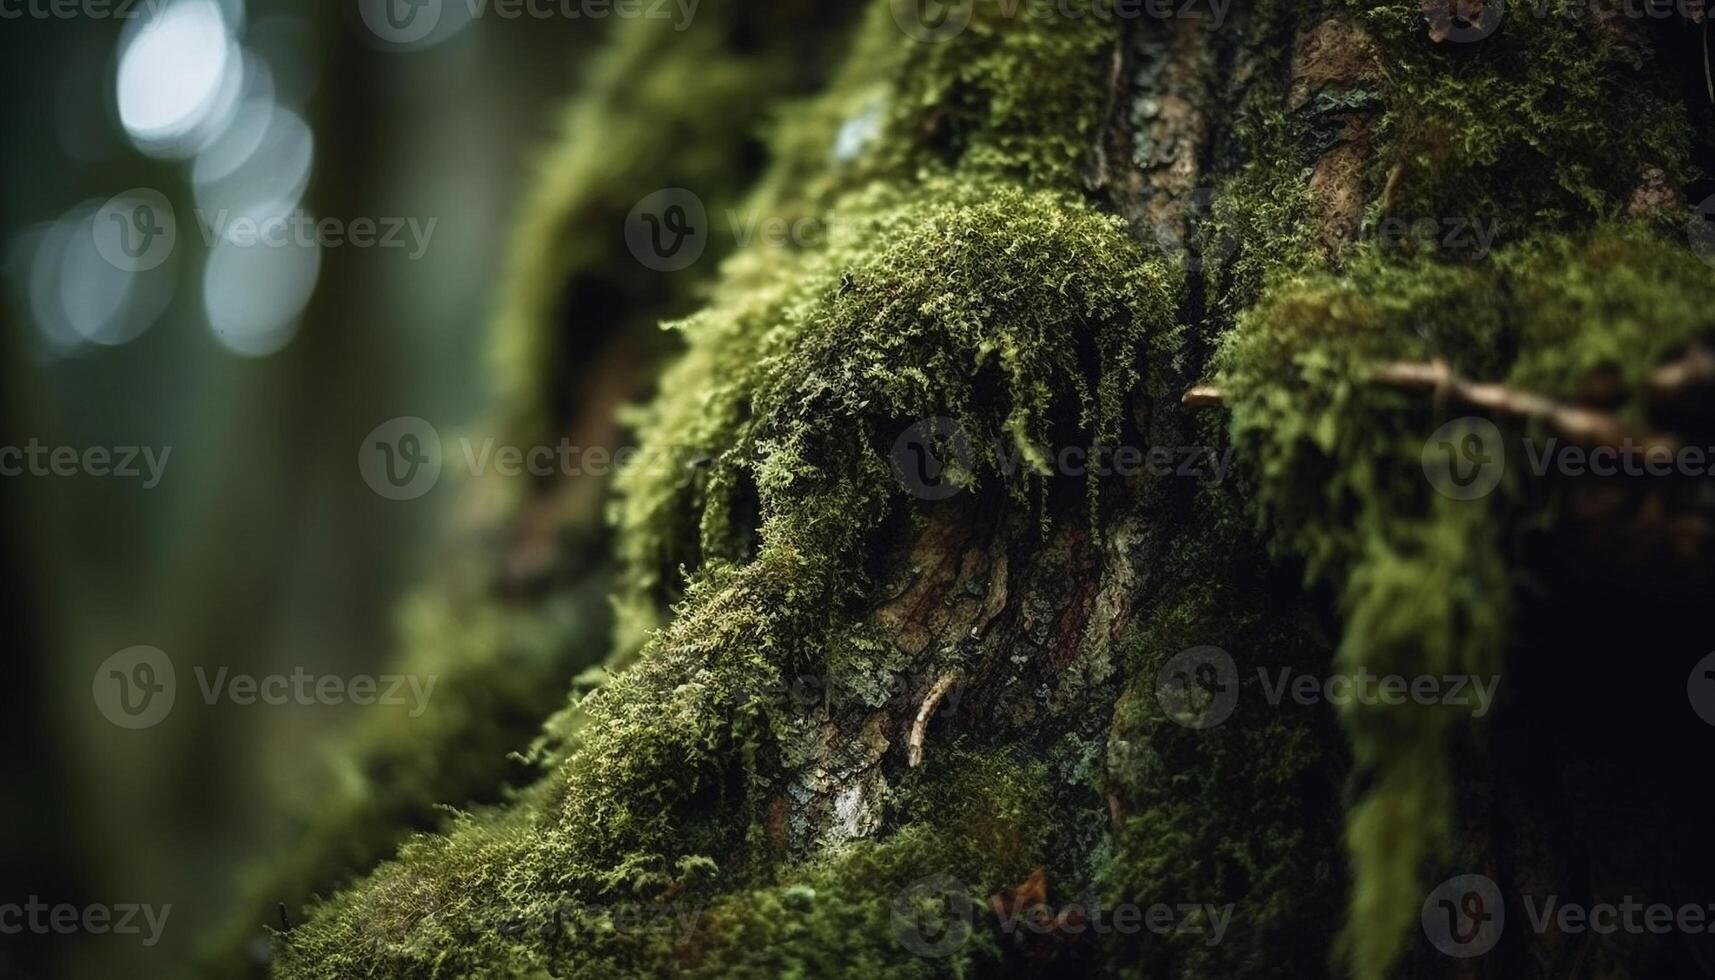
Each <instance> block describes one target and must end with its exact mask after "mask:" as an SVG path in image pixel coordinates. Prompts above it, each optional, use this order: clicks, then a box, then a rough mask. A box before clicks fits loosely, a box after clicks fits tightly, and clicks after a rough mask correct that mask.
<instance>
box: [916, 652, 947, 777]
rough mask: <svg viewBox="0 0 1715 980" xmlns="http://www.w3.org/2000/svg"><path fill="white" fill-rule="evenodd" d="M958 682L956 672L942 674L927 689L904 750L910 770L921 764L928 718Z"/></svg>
mask: <svg viewBox="0 0 1715 980" xmlns="http://www.w3.org/2000/svg"><path fill="white" fill-rule="evenodd" d="M958 682H959V674H958V671H954V672H953V673H951V674H943V675H941V678H940V679H939V680H937V681H936V682H935V686H933V687H931V688H929V693H928V694H926V695H924V697H923V703H922V704H921V705H919V706H918V708H917V720H916V721H914V722H912V723H911V741H910V742H909V743H908V748H907V750H906V754H907V762H908V764H909V766H910V768H912V769H915V768H917V766H918V765H920V764H921V763H922V762H923V735H924V733H925V732H927V731H928V730H929V716H930V715H932V714H934V713H935V709H936V708H937V707H939V706H940V704H941V699H942V698H944V697H946V696H947V692H948V691H951V690H952V689H953V685H954V684H957V683H958Z"/></svg>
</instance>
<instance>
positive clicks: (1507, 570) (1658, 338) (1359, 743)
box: [1219, 227, 1715, 978]
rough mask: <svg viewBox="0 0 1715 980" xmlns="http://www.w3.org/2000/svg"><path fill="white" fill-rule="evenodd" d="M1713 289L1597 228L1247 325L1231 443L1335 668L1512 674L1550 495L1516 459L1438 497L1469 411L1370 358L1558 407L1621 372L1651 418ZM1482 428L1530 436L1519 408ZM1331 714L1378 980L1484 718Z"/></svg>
mask: <svg viewBox="0 0 1715 980" xmlns="http://www.w3.org/2000/svg"><path fill="white" fill-rule="evenodd" d="M1712 294H1715V288H1712V287H1711V285H1710V283H1709V282H1708V280H1707V277H1706V276H1705V275H1702V274H1701V270H1700V269H1699V268H1698V267H1697V264H1696V263H1695V262H1694V261H1692V260H1691V258H1690V256H1689V255H1688V254H1687V253H1686V252H1685V250H1684V249H1682V248H1679V247H1676V246H1674V245H1672V244H1669V243H1665V242H1662V241H1660V240H1659V239H1656V238H1654V237H1652V236H1651V235H1650V234H1649V233H1648V232H1647V231H1644V230H1640V229H1636V228H1628V227H1601V228H1598V229H1596V230H1594V231H1592V232H1590V233H1587V234H1583V235H1578V236H1556V235H1550V236H1542V237H1538V238H1535V239H1532V240H1530V241H1527V242H1524V243H1521V244H1519V245H1516V246H1514V247H1512V248H1510V249H1507V250H1504V251H1503V252H1501V253H1499V254H1497V255H1496V256H1495V257H1494V259H1493V261H1491V262H1488V263H1484V264H1482V265H1480V266H1467V267H1450V266H1443V265H1437V264H1435V263H1432V262H1429V261H1426V260H1422V261H1417V262H1411V263H1405V264H1400V263H1396V262H1392V261H1390V260H1389V259H1388V258H1387V257H1385V256H1380V255H1377V254H1374V253H1370V254H1367V255H1363V256H1360V257H1359V258H1358V259H1356V260H1355V261H1354V263H1353V266H1352V268H1351V269H1350V270H1349V272H1348V274H1346V275H1343V276H1335V275H1316V276H1305V277H1300V278H1297V279H1292V280H1288V281H1285V282H1282V283H1280V284H1278V285H1277V286H1276V287H1275V288H1274V289H1273V290H1271V292H1270V293H1269V295H1268V296H1267V297H1266V298H1265V300H1264V301H1263V302H1262V303H1261V304H1259V305H1258V306H1257V307H1256V308H1255V309H1254V310H1252V311H1250V312H1248V313H1247V314H1245V315H1244V316H1243V317H1242V318H1241V320H1240V323H1239V326H1238V327H1237V328H1236V329H1235V330H1234V331H1233V332H1232V333H1231V334H1230V335H1229V336H1228V337H1227V339H1226V342H1225V344H1224V347H1223V349H1222V351H1221V356H1220V360H1219V363H1220V365H1221V371H1222V379H1223V380H1222V384H1223V385H1224V386H1226V387H1227V388H1228V390H1229V392H1230V398H1231V404H1232V406H1233V414H1232V420H1231V428H1232V433H1233V438H1234V440H1235V442H1236V443H1237V444H1238V445H1239V446H1240V447H1241V448H1242V449H1243V450H1244V451H1245V453H1246V454H1247V455H1248V456H1249V457H1250V458H1251V459H1252V460H1253V461H1254V464H1255V466H1256V469H1257V475H1258V478H1259V484H1258V489H1257V496H1256V500H1257V505H1258V508H1259V510H1260V512H1261V513H1262V514H1263V515H1264V518H1265V520H1266V522H1267V524H1268V526H1269V527H1270V528H1272V529H1273V531H1274V533H1275V537H1276V540H1277V541H1278V542H1279V543H1280V544H1281V545H1282V546H1283V547H1284V549H1285V550H1287V551H1289V552H1292V553H1294V554H1297V555H1299V556H1301V557H1302V558H1304V559H1305V561H1306V563H1307V568H1308V574H1309V576H1310V577H1311V578H1312V579H1314V580H1322V581H1326V582H1328V583H1330V584H1331V585H1332V586H1333V588H1334V589H1335V592H1336V598H1337V602H1338V605H1339V608H1340V611H1341V613H1342V615H1343V617H1344V619H1345V632H1344V636H1343V637H1342V639H1341V641H1340V647H1339V651H1338V655H1337V659H1336V662H1337V664H1338V665H1339V667H1340V668H1341V669H1342V670H1344V671H1349V672H1356V671H1358V670H1359V669H1361V668H1362V669H1368V670H1370V671H1371V672H1373V673H1377V674H1390V673H1394V674H1401V675H1404V676H1408V677H1414V676H1420V675H1431V676H1441V675H1449V674H1464V675H1472V676H1477V677H1483V678H1498V677H1501V676H1502V675H1503V674H1505V673H1506V662H1507V657H1508V654H1509V651H1510V650H1511V646H1510V643H1509V638H1508V626H1509V617H1510V610H1511V608H1512V606H1513V597H1515V596H1516V595H1517V594H1518V590H1519V589H1521V588H1524V587H1527V586H1528V585H1529V583H1530V581H1531V579H1532V577H1533V571H1532V569H1530V568H1529V567H1527V566H1524V565H1522V564H1520V563H1518V562H1513V561H1509V556H1513V555H1518V554H1522V553H1524V552H1525V550H1526V549H1525V546H1526V544H1527V543H1528V541H1529V540H1530V539H1531V536H1532V535H1533V534H1535V533H1538V532H1539V531H1540V530H1541V529H1542V528H1543V526H1544V523H1545V522H1544V520H1543V519H1542V518H1541V517H1540V516H1538V515H1537V513H1536V511H1535V508H1534V506H1532V505H1540V504H1542V503H1543V502H1544V501H1551V500H1552V496H1551V492H1550V491H1551V487H1548V486H1543V485H1532V484H1531V483H1530V480H1529V471H1528V470H1527V469H1526V468H1525V467H1524V466H1523V465H1521V464H1523V462H1524V460H1523V459H1522V458H1521V457H1520V456H1519V455H1517V454H1514V458H1512V459H1511V460H1509V463H1510V464H1511V465H1508V466H1507V467H1506V470H1505V478H1504V479H1503V480H1502V482H1501V484H1500V486H1499V488H1498V490H1497V492H1495V493H1493V494H1491V495H1489V496H1486V497H1482V498H1479V499H1475V500H1458V499H1452V498H1451V497H1448V496H1444V495H1441V494H1439V493H1438V492H1436V491H1435V490H1434V489H1433V488H1432V485H1431V483H1430V481H1429V480H1428V479H1426V478H1425V475H1424V470H1423V463H1422V460H1423V458H1424V452H1425V441H1426V440H1427V439H1429V438H1430V435H1431V433H1432V432H1433V431H1434V430H1435V429H1436V428H1437V427H1438V426H1439V425H1440V424H1441V423H1442V422H1444V421H1446V420H1447V419H1448V418H1450V417H1452V416H1455V415H1460V414H1472V413H1471V412H1469V411H1462V410H1459V409H1457V408H1454V407H1450V406H1446V405H1440V404H1437V403H1436V401H1435V400H1433V399H1431V398H1429V397H1426V396H1424V395H1421V394H1417V393H1413V392H1407V391H1401V390H1398V389H1396V388H1390V387H1388V386H1387V385H1384V384H1379V383H1376V382H1374V381H1372V380H1370V375H1371V374H1372V372H1373V370H1374V368H1375V367H1376V366H1378V365H1380V364H1382V363H1385V362H1388V361H1395V360H1414V361H1422V360H1428V359H1430V358H1432V357H1441V358H1445V359H1447V360H1448V361H1449V362H1450V363H1452V364H1453V365H1454V366H1455V368H1456V369H1457V370H1459V371H1460V372H1461V373H1464V374H1466V375H1467V376H1471V377H1476V378H1479V379H1483V380H1498V381H1503V382H1505V383H1507V384H1509V385H1512V386H1515V387H1517V388H1520V389H1523V390H1528V391H1532V392H1535V393H1538V394H1542V395H1546V396H1548V397H1551V398H1556V399H1560V400H1567V401H1570V400H1573V399H1575V398H1576V397H1577V396H1578V394H1579V391H1580V387H1581V386H1582V385H1583V384H1584V383H1585V382H1586V381H1587V380H1588V379H1589V378H1590V377H1591V376H1592V375H1593V374H1597V373H1608V372H1611V373H1612V374H1613V376H1615V377H1618V378H1620V379H1623V380H1624V382H1626V386H1625V387H1624V388H1623V397H1622V399H1621V401H1620V404H1618V405H1617V406H1615V411H1616V412H1617V413H1619V414H1620V415H1621V416H1622V417H1626V418H1631V419H1636V420H1643V419H1644V416H1645V409H1646V406H1645V403H1644V401H1643V399H1642V397H1641V391H1642V386H1641V384H1640V382H1641V380H1642V378H1643V377H1644V376H1645V374H1646V373H1647V372H1649V371H1650V370H1651V369H1653V368H1654V367H1655V366H1656V365H1658V364H1659V363H1660V362H1661V360H1662V359H1663V357H1664V356H1666V355H1667V354H1668V353H1670V352H1671V351H1673V350H1675V349H1676V348H1678V347H1681V346H1683V345H1685V344H1687V343H1688V342H1690V341H1692V340H1694V339H1696V338H1698V337H1699V336H1701V335H1703V334H1705V333H1707V332H1709V331H1710V330H1711V329H1712V328H1715V316H1712V313H1711V311H1712V310H1715V302H1712V300H1715V295H1712ZM1495 421H1496V422H1498V423H1499V424H1500V425H1501V426H1502V428H1503V430H1504V431H1506V432H1508V433H1511V434H1512V435H1514V436H1516V435H1519V434H1520V433H1521V429H1520V426H1519V425H1518V423H1517V422H1516V420H1509V419H1505V418H1498V419H1496V420H1495ZM1526 431H1528V430H1526ZM1528 434H1531V435H1534V436H1536V437H1538V438H1543V437H1546V436H1548V435H1550V434H1551V433H1547V432H1542V431H1528ZM1550 523H1551V521H1550ZM1342 718H1343V721H1344V724H1345V726H1346V728H1347V730H1348V732H1349V733H1350V735H1351V738H1352V742H1353V748H1354V752H1355V756H1356V758H1355V764H1356V779H1357V784H1358V786H1359V787H1360V790H1361V797H1360V799H1359V801H1358V802H1357V804H1356V805H1355V806H1354V807H1353V808H1352V810H1351V812H1350V816H1349V818H1348V824H1347V842H1348V846H1349V848H1350V851H1351V856H1352V861H1353V866H1354V868H1353V870H1354V874H1355V884H1354V890H1353V894H1352V905H1351V908H1352V914H1351V918H1350V921H1349V922H1348V925H1347V937H1348V939H1347V942H1348V946H1349V951H1350V955H1351V957H1352V960H1353V963H1354V967H1355V969H1356V972H1357V974H1358V975H1359V976H1360V977H1366V978H1368V977H1381V976H1383V975H1385V974H1386V973H1387V971H1388V969H1389V967H1390V966H1391V964H1392V963H1393V962H1394V961H1395V959H1396V958H1397V956H1398V954H1399V952H1400V950H1401V948H1402V944H1403V943H1404V941H1405V938H1406V936H1407V934H1408V932H1409V930H1410V924H1411V922H1413V921H1414V920H1415V917H1416V915H1417V909H1418V907H1419V905H1420V904H1421V902H1422V897H1423V895H1424V893H1425V892H1424V888H1423V884H1424V876H1425V873H1426V870H1427V869H1428V868H1430V867H1431V866H1432V865H1433V863H1434V862H1436V861H1438V860H1442V859H1444V858H1445V856H1446V846H1447V844H1448V843H1449V840H1450V826H1451V818H1452V816H1453V807H1454V798H1453V791H1452V785H1453V784H1452V778H1451V773H1450V771H1449V761H1448V759H1449V752H1450V750H1451V748H1452V746H1453V745H1454V744H1455V743H1468V742H1469V740H1470V738H1471V733H1472V731H1473V729H1474V728H1475V723H1474V721H1473V719H1472V718H1471V717H1470V709H1468V708H1456V707H1451V706H1445V705H1436V706H1423V705H1415V704H1407V705H1403V706H1397V705H1396V706H1377V705H1371V706H1364V705H1361V704H1354V705H1351V706H1350V707H1348V708H1347V709H1345V710H1344V711H1343V712H1342Z"/></svg>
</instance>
